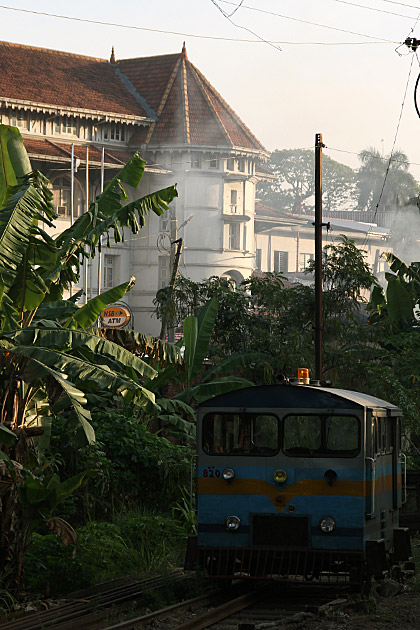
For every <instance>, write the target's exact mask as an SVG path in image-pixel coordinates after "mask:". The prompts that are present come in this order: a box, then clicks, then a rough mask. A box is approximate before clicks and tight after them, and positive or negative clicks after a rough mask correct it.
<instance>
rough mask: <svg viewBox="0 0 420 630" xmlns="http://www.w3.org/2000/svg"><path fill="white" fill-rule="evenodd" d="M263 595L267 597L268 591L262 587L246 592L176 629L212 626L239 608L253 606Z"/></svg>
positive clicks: (194, 629)
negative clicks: (264, 590) (265, 591)
mask: <svg viewBox="0 0 420 630" xmlns="http://www.w3.org/2000/svg"><path fill="white" fill-rule="evenodd" d="M263 597H266V593H264V592H263V591H262V590H261V589H259V590H257V591H251V592H250V593H245V595H241V596H240V597H236V598H235V599H232V600H230V601H229V602H226V603H225V604H222V605H221V606H218V607H217V608H213V610H209V611H208V612H206V613H204V614H203V615H200V616H199V617H195V618H194V619H191V620H190V621H186V622H185V623H183V624H181V625H180V626H176V628H175V630H201V629H202V628H208V626H211V625H213V624H214V623H217V622H218V621H221V620H222V619H226V617H230V616H231V615H233V614H235V613H236V612H238V611H239V610H243V609H244V608H248V606H251V605H252V604H255V603H256V602H258V601H260V600H261V599H263Z"/></svg>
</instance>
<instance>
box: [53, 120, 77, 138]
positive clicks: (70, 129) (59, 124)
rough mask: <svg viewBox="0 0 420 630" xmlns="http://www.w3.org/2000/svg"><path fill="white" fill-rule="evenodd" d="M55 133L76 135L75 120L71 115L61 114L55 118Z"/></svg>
mask: <svg viewBox="0 0 420 630" xmlns="http://www.w3.org/2000/svg"><path fill="white" fill-rule="evenodd" d="M54 129H55V133H60V134H65V135H69V136H77V125H76V120H75V119H74V118H72V117H71V116H63V117H62V118H57V119H56V120H55V125H54Z"/></svg>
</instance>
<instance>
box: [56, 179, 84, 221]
mask: <svg viewBox="0 0 420 630" xmlns="http://www.w3.org/2000/svg"><path fill="white" fill-rule="evenodd" d="M51 189H52V194H53V203H54V205H55V207H56V211H57V214H58V216H59V217H63V218H64V217H70V216H71V180H70V177H66V176H65V175H59V176H58V177H56V178H55V179H54V180H53V181H52V182H51ZM83 210H84V196H83V192H82V189H81V187H80V184H79V182H78V181H77V180H76V179H75V180H74V209H73V215H74V217H75V218H76V217H78V216H80V215H81V214H82V213H83Z"/></svg>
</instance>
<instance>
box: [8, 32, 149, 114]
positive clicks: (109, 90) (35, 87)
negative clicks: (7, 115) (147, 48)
mask: <svg viewBox="0 0 420 630" xmlns="http://www.w3.org/2000/svg"><path fill="white" fill-rule="evenodd" d="M0 98H3V99H8V98H9V99H17V100H23V101H31V102H32V103H36V104H46V105H50V106H51V105H52V106H58V107H60V106H61V107H70V108H78V109H87V110H99V111H100V112H108V113H118V114H126V115H131V116H142V117H146V118H149V116H148V114H147V113H146V112H145V110H144V109H143V108H142V106H141V105H140V103H139V102H138V101H137V100H136V99H135V97H134V96H133V95H132V94H131V93H130V92H129V90H128V89H127V88H126V87H125V86H124V85H123V84H122V82H121V81H120V79H119V78H118V77H117V76H116V74H115V72H114V69H113V67H112V65H111V64H110V63H108V61H105V60H104V59H96V58H95V57H85V56H83V55H75V54H72V53H65V52H60V51H57V50H48V49H46V48H34V47H32V46H22V45H20V44H10V43H8V42H0Z"/></svg>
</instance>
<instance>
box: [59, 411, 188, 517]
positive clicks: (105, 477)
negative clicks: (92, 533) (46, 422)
mask: <svg viewBox="0 0 420 630" xmlns="http://www.w3.org/2000/svg"><path fill="white" fill-rule="evenodd" d="M92 424H93V426H94V429H95V433H96V444H93V445H91V446H86V447H83V448H79V449H76V451H75V449H74V448H72V449H70V448H66V445H67V444H70V442H71V440H72V435H70V434H69V433H68V431H67V429H66V423H65V421H64V420H63V421H61V422H57V423H56V424H55V425H54V427H53V436H52V450H53V455H54V453H56V452H57V453H61V454H62V455H63V454H64V462H63V464H62V466H63V467H64V468H65V473H66V474H68V475H69V476H70V475H72V474H74V473H75V471H80V470H84V469H93V470H95V471H96V474H95V477H94V478H92V479H90V480H89V482H88V483H87V484H86V485H85V487H84V490H83V493H82V494H81V495H79V496H80V498H79V500H78V501H79V503H78V505H77V506H75V505H74V502H73V504H72V503H69V504H68V505H67V504H66V505H65V506H64V507H63V509H62V511H63V515H64V518H65V517H66V516H69V513H73V514H74V515H75V516H76V518H77V521H76V524H79V525H80V524H83V523H84V522H85V521H86V520H98V519H102V518H104V519H106V520H111V519H112V515H113V514H115V513H118V512H119V511H121V510H123V509H131V508H134V509H137V508H138V507H139V506H141V507H143V508H149V509H153V510H160V511H167V510H169V509H170V506H171V505H172V504H173V503H176V502H178V501H179V500H181V498H182V493H183V492H185V491H186V489H187V488H188V487H189V483H190V465H191V458H192V451H191V449H189V448H188V447H185V446H180V445H176V444H172V443H171V442H169V441H168V440H167V439H165V438H162V437H160V436H159V435H156V434H153V433H150V432H149V431H148V429H147V427H146V425H145V424H144V423H142V422H141V421H139V420H138V419H137V418H136V417H134V416H132V415H131V416H130V415H128V412H127V411H126V410H124V409H112V410H111V409H102V410H100V411H99V410H93V420H92ZM75 452H76V455H75ZM66 453H68V455H67V456H66ZM80 502H82V504H81V505H80ZM66 510H67V511H66ZM69 518H70V516H69ZM71 520H72V523H75V521H74V518H71Z"/></svg>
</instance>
